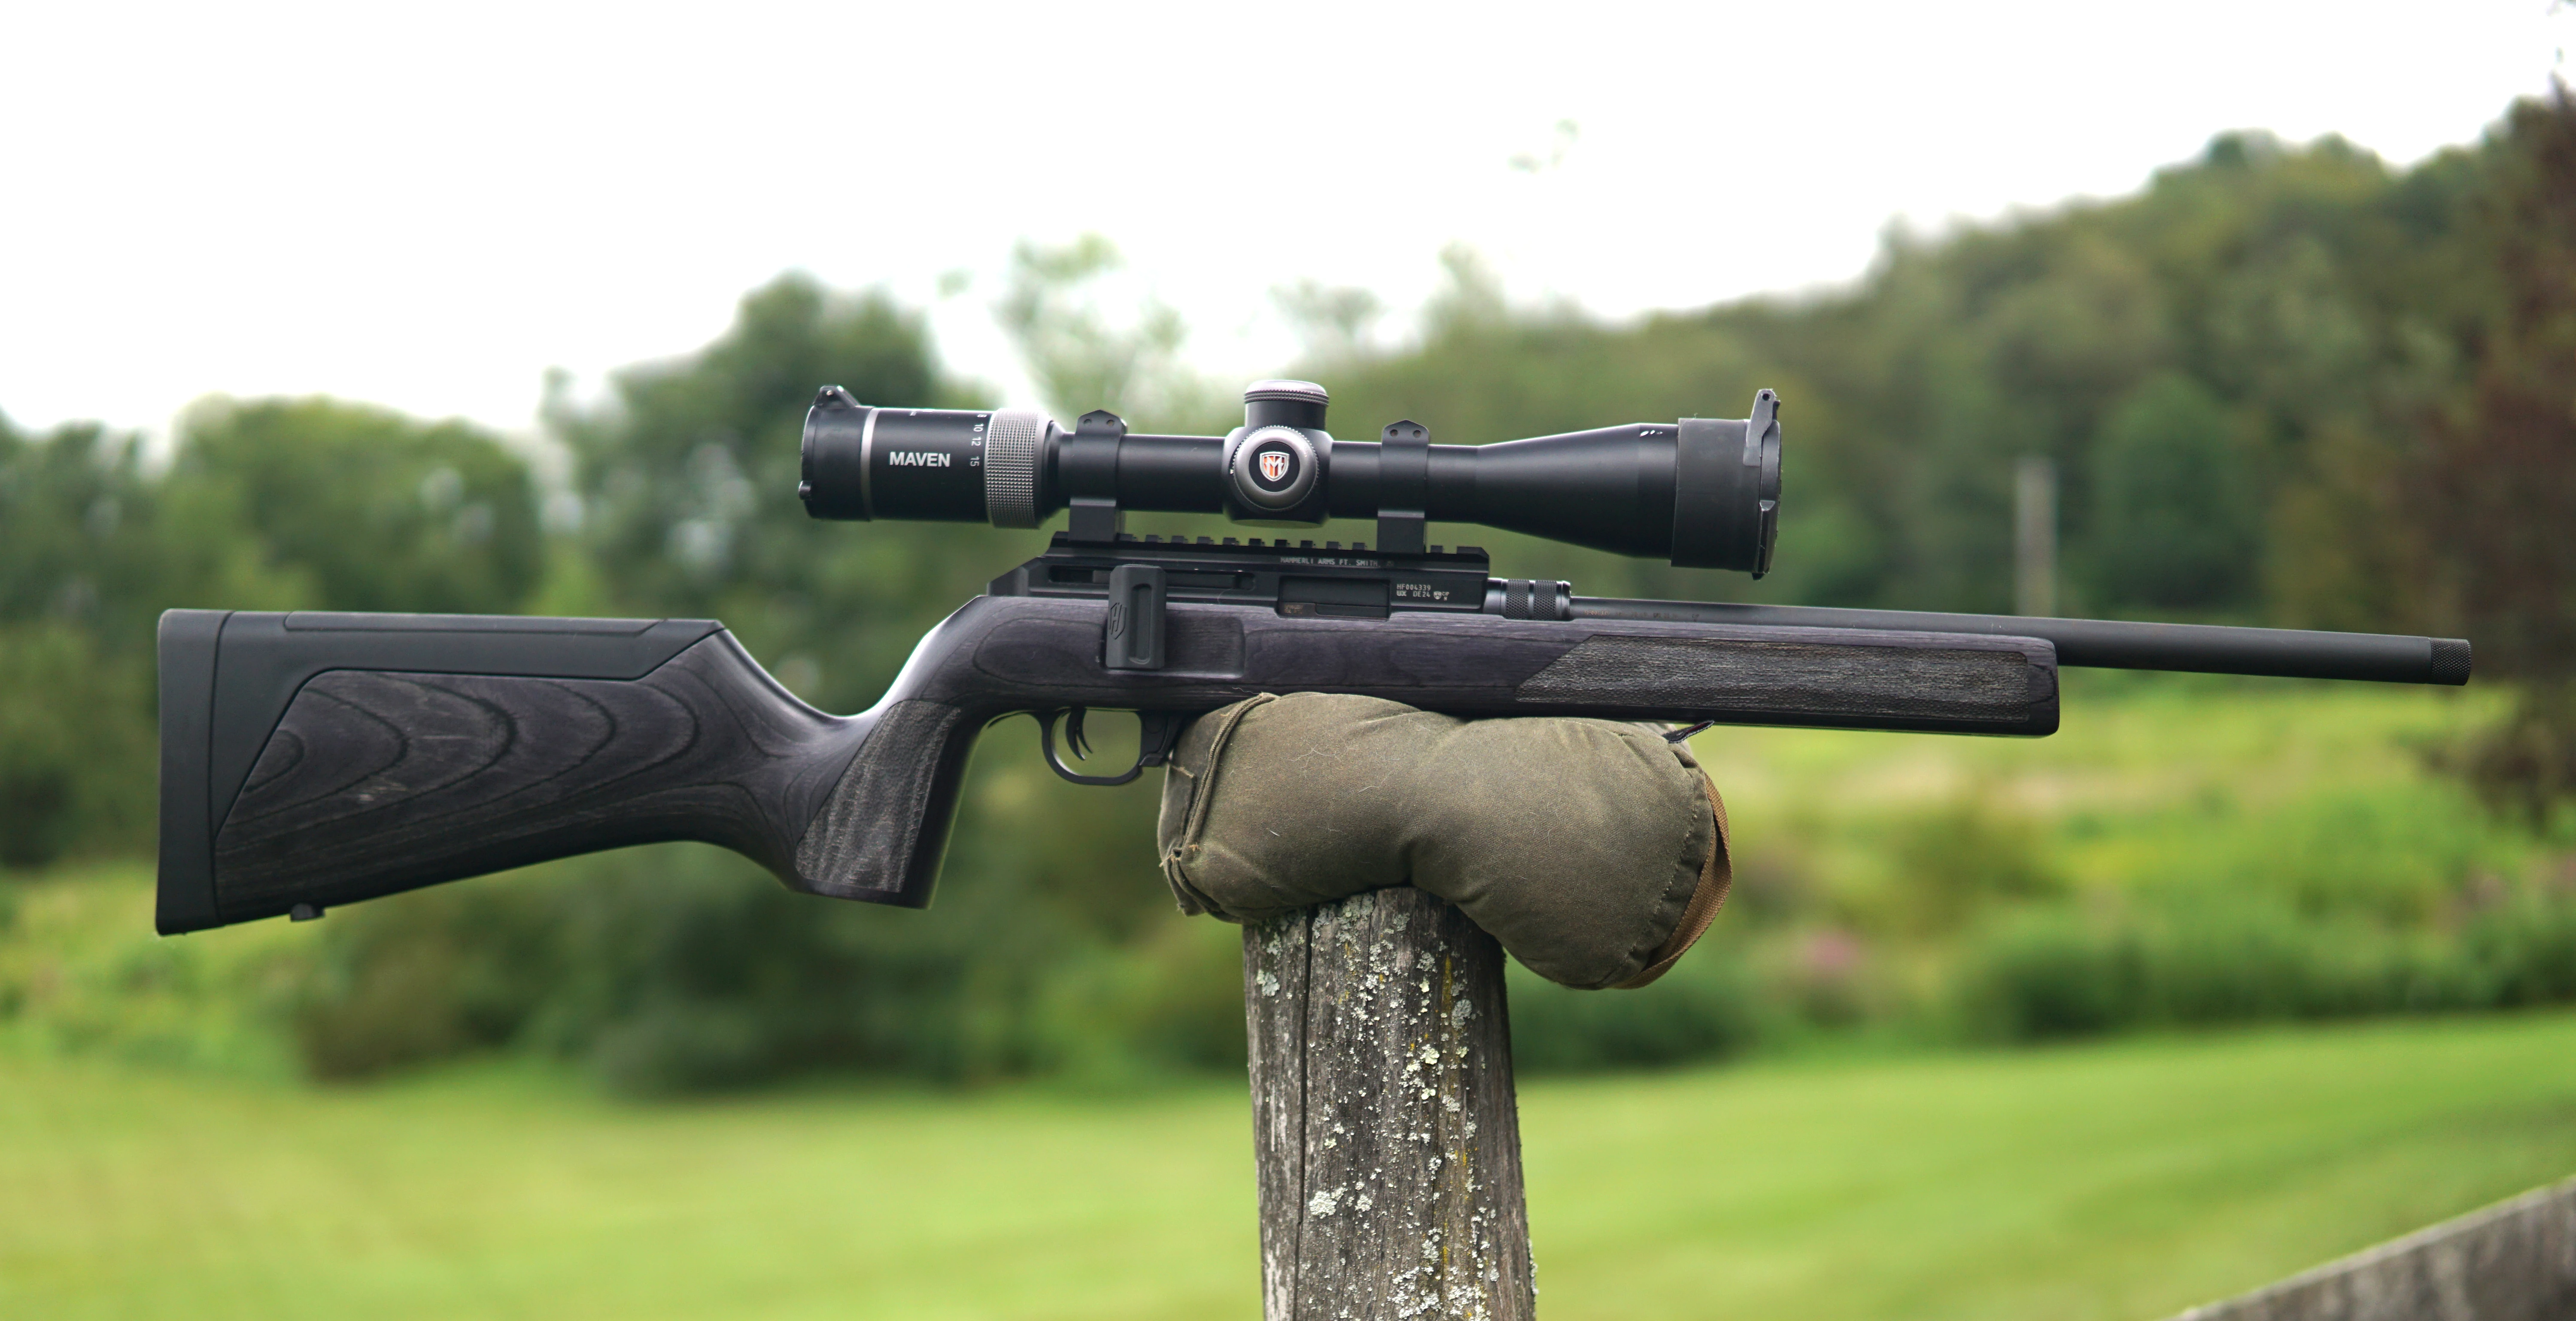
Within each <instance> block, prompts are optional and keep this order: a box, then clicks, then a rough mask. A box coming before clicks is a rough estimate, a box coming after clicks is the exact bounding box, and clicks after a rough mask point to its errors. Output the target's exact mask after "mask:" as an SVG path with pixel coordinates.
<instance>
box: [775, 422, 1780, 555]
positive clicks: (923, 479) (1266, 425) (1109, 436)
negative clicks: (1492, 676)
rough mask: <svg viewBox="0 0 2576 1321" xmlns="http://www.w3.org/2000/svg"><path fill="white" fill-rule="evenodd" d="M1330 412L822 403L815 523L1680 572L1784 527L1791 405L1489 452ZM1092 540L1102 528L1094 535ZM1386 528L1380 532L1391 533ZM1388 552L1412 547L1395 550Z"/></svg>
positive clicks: (1518, 443)
mask: <svg viewBox="0 0 2576 1321" xmlns="http://www.w3.org/2000/svg"><path fill="white" fill-rule="evenodd" d="M1328 401H1329V396H1328V395H1327V394H1326V393H1325V391H1324V388H1323V387H1322V386H1320V385H1316V384H1313V383H1312V382H1308V381H1256V382H1254V383H1253V384H1252V386H1251V387H1250V388H1249V389H1247V390H1245V391H1244V395H1243V425H1242V426H1240V427H1237V428H1235V429H1234V430H1232V431H1230V432H1228V433H1226V434H1225V435H1223V436H1157V435H1139V434H1131V433H1129V432H1128V430H1127V428H1126V424H1125V423H1124V422H1123V421H1121V420H1120V419H1119V418H1118V417H1117V416H1116V415H1114V414H1111V413H1101V412H1095V413H1087V414H1084V415H1083V417H1082V418H1081V420H1080V421H1079V422H1077V423H1076V424H1075V425H1074V426H1073V427H1071V428H1067V427H1065V426H1063V425H1062V424H1060V423H1058V422H1056V421H1054V420H1053V419H1051V418H1049V417H1047V416H1046V415H1045V414H1043V413H1039V412H1035V411H1032V410H1026V409H1008V408H1006V409H994V410H990V411H969V410H954V409H928V408H871V407H869V406H867V405H865V404H862V403H860V402H859V401H858V400H856V399H854V398H852V397H851V396H850V393H849V391H847V390H844V389H842V388H840V387H839V386H827V387H825V388H824V389H823V391H822V392H821V394H820V395H819V396H817V398H816V399H815V401H814V407H813V408H812V410H811V411H809V412H808V413H807V414H806V415H805V441H804V480H803V482H801V483H800V484H799V486H798V488H797V492H798V494H799V495H800V496H802V497H803V499H804V501H805V509H806V512H807V513H809V514H811V515H813V516H814V517H816V518H837V519H859V520H867V519H880V518H884V519H936V520H946V521H952V522H968V523H983V522H989V523H991V524H992V525H993V526H995V527H1014V528H1033V527H1036V526H1038V525H1039V523H1041V522H1042V521H1044V520H1045V519H1046V518H1048V517H1049V516H1051V515H1053V514H1054V513H1055V512H1056V511H1058V510H1062V509H1068V508H1069V509H1071V510H1073V528H1072V531H1073V533H1074V535H1075V536H1076V537H1077V538H1080V537H1082V536H1084V535H1085V530H1086V511H1091V512H1092V513H1094V514H1098V515H1101V516H1104V517H1114V514H1115V512H1116V511H1122V510H1125V511H1158V512H1166V513H1191V514H1215V513H1222V514H1224V515H1226V516H1227V517H1229V518H1232V519H1234V520H1236V521H1237V522H1243V523H1251V524H1257V525H1266V526H1283V527H1312V526H1315V525H1317V524H1320V523H1322V522H1324V520H1326V519H1327V518H1379V519H1381V520H1385V519H1387V518H1389V517H1395V518H1401V519H1410V520H1412V521H1413V522H1415V523H1416V524H1418V523H1419V522H1421V521H1426V520H1427V521H1437V522H1448V523H1481V524H1483V525H1485V526H1487V527H1494V528H1502V529H1506V530H1509V531H1513V532H1525V533H1529V534H1531V535H1534V536H1541V537H1546V538H1549V539H1551V540H1555V541H1564V542H1570V543H1572V544H1574V545H1578V546H1590V547H1594V548H1596V549H1599V550H1607V551H1615V552H1617V553H1619V554H1623V555H1640V556H1656V557H1669V558H1670V559H1671V561H1672V562H1673V563H1674V564H1675V565H1678V566H1681V567H1684V568H1701V569H1738V570H1742V571H1745V572H1748V573H1751V574H1752V575H1753V576H1755V577H1757V578H1758V577H1761V576H1762V575H1763V574H1764V573H1766V572H1769V570H1770V568H1771V544H1772V540H1773V538H1774V536H1775V534H1776V532H1777V530H1778V526H1779V516H1780V422H1779V398H1778V396H1776V395H1774V394H1773V393H1772V392H1771V391H1769V390H1763V391H1761V392H1759V393H1757V394H1756V395H1754V397H1753V408H1752V412H1751V415H1750V416H1749V417H1745V418H1740V419H1731V420H1728V419H1712V418H1684V419H1682V420H1681V421H1679V422H1661V423H1658V422H1641V423H1637V424H1634V425H1630V426H1620V427H1603V428H1600V429H1599V430H1595V431H1576V432H1570V433H1567V434H1564V435H1556V436H1538V437H1534V438H1532V439H1528V440H1510V441H1501V442H1497V443H1495V444H1490V445H1434V444H1431V443H1429V432H1428V429H1427V428H1425V427H1423V426H1422V425H1420V424H1418V423H1414V422H1397V423H1394V424H1392V425H1390V426H1388V427H1387V428H1386V429H1385V430H1384V432H1382V433H1381V435H1380V437H1379V439H1377V440H1376V441H1351V440H1336V439H1334V438H1333V437H1332V435H1331V434H1330V433H1329V432H1327V431H1325V430H1324V408H1325V405H1326V403H1327V402H1328ZM1090 521H1091V524H1092V526H1093V528H1094V531H1095V534H1096V535H1105V533H1098V532H1097V529H1099V528H1103V527H1107V526H1109V524H1106V523H1102V522H1100V521H1099V519H1098V518H1093V519H1092V520H1090ZM1381 525H1382V526H1383V525H1384V523H1383V521H1382V524H1381ZM1387 549H1400V548H1394V547H1389V548H1387Z"/></svg>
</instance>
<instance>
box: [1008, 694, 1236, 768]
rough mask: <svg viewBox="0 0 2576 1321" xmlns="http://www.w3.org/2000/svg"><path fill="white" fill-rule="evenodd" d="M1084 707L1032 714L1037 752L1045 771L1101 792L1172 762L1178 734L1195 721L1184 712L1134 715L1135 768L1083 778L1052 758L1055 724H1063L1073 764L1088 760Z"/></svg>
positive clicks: (1060, 761)
mask: <svg viewBox="0 0 2576 1321" xmlns="http://www.w3.org/2000/svg"><path fill="white" fill-rule="evenodd" d="M1086 710H1088V708H1086V707H1079V706H1077V707H1071V708H1068V709H1064V710H1057V711H1032V712H1030V713H1029V714H1030V715H1032V716H1035V717H1036V718H1037V722H1038V749H1039V751H1040V752H1041V753H1043V754H1044V755H1045V757H1046V764H1047V769H1048V770H1051V771H1054V772H1055V773H1056V774H1057V775H1059V776H1062V777H1063V778H1064V779H1066V780H1068V781H1071V782H1072V783H1074V784H1089V785H1098V786H1101V787H1104V788H1107V787H1113V786H1116V785H1121V784H1126V783H1128V782H1129V781H1131V780H1133V779H1135V778H1136V777H1137V776H1139V775H1142V774H1144V773H1145V768H1146V767H1148V766H1160V765H1162V764H1164V763H1165V762H1168V761H1170V760H1171V759H1172V750H1173V749H1174V748H1176V747H1178V746H1180V742H1181V731H1182V730H1184V729H1187V728H1189V724H1190V721H1191V720H1192V719H1194V718H1195V717H1194V716H1193V715H1192V714H1191V713H1189V712H1184V711H1139V712H1137V713H1136V764H1135V765H1133V766H1130V767H1128V768H1127V770H1126V772H1125V773H1124V774H1119V775H1083V774H1081V773H1079V772H1077V771H1075V770H1074V769H1073V768H1071V767H1069V766H1067V765H1065V764H1064V762H1063V761H1062V760H1060V759H1059V758H1058V757H1057V756H1056V755H1055V725H1056V721H1057V720H1059V719H1061V720H1062V721H1064V741H1065V745H1066V746H1067V747H1069V748H1071V749H1072V750H1073V757H1074V760H1076V761H1089V760H1091V744H1090V742H1089V740H1087V739H1086V738H1084V736H1083V732H1082V717H1083V714H1084V712H1085V711H1086Z"/></svg>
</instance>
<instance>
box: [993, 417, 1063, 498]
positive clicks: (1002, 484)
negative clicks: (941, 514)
mask: <svg viewBox="0 0 2576 1321" xmlns="http://www.w3.org/2000/svg"><path fill="white" fill-rule="evenodd" d="M1048 425H1049V424H1048V421H1047V415H1046V414H1044V413H1041V412H1038V411H1036V410H1035V409H1028V408H1004V409H998V410H996V411H995V412H994V413H993V416H992V420H991V421H990V422H988V423H986V424H985V427H984V513H985V515H986V516H987V517H989V518H991V519H992V520H993V526H995V527H1036V526H1037V525H1038V448H1039V446H1040V445H1042V444H1043V443H1044V442H1045V440H1046V433H1047V426H1048Z"/></svg>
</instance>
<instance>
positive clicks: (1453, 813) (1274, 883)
mask: <svg viewBox="0 0 2576 1321" xmlns="http://www.w3.org/2000/svg"><path fill="white" fill-rule="evenodd" d="M1158 836H1159V841H1160V844H1161V847H1162V858H1163V875H1164V877H1165V879H1167V880H1169V881H1170V882H1171V886H1172V894H1173V897H1174V898H1176V899H1178V900H1179V901H1180V905H1181V911H1183V912H1186V913H1208V914H1212V915H1214V916H1216V917H1220V918H1223V919H1225V920H1227V921H1230V922H1258V921H1262V920H1264V919H1267V918H1271V917H1275V916H1278V915H1280V914H1282V913H1286V912H1290V911H1292V910H1295V909H1299V908H1306V907H1311V906H1313V905H1315V904H1320V903H1324V902H1327V901H1329V900H1334V899H1340V898H1344V897H1346V896H1349V895H1354V894H1358V893H1360V892H1362V891H1365V890H1380V889H1385V888H1388V887H1390V886H1397V885H1407V884H1410V885H1413V886H1417V887H1419V888H1421V889H1424V890H1428V891H1430V892H1431V893H1433V894H1436V895H1439V896H1440V897H1442V898H1444V899H1447V900H1448V901H1450V902H1451V903H1454V904H1456V905H1458V906H1459V907H1460V908H1461V909H1464V910H1465V911H1466V913H1467V916H1468V917H1469V918H1471V919H1473V920H1474V921H1475V923H1476V924H1477V925H1478V926H1481V927H1483V928H1484V929H1485V930H1487V931H1489V932H1491V933H1493V935H1494V938H1495V939H1497V940H1499V941H1501V942H1502V945H1503V948H1504V949H1506V950H1509V951H1511V953H1512V956H1513V957H1514V958H1517V959H1519V960H1520V961H1521V962H1522V963H1523V964H1525V965H1527V966H1528V967H1529V969H1530V970H1531V971H1533V972H1535V973H1537V974H1539V975H1540V976H1542V977H1545V978H1547V979H1548V980H1550V981H1553V982H1559V983H1562V984H1564V985H1567V986H1576V987H1583V988H1586V989H1596V988H1601V987H1630V986H1643V985H1645V984H1646V983H1648V982H1651V981H1653V980H1654V979H1656V978H1657V977H1660V976H1662V975H1663V973H1664V970H1665V969H1667V968H1670V967H1671V966H1672V965H1673V962H1674V961H1675V960H1677V959H1679V958H1680V957H1681V956H1682V953H1683V952H1684V951H1686V950H1688V949H1689V948H1690V946H1691V944H1692V942H1694V941H1696V940H1698V939H1699V937H1700V933H1701V932H1703V931H1705V930H1707V929H1708V923H1709V919H1710V918H1712V917H1714V916H1716V913H1717V906H1718V903H1719V902H1720V901H1721V900H1723V899H1724V898H1725V897H1726V889H1727V885H1728V883H1729V881H1730V880H1731V879H1732V874H1731V872H1730V870H1729V868H1728V864H1727V852H1726V813H1725V809H1724V807H1723V806H1722V805H1721V804H1720V803H1719V802H1718V798H1717V791H1716V790H1715V789H1714V788H1712V787H1711V786H1710V784H1709V782H1708V777H1707V775H1706V774H1704V773H1703V772H1702V771H1701V770H1700V768H1699V763H1698V762H1697V761H1695V760H1693V759H1692V757H1691V754H1690V749H1689V748H1687V747H1685V746H1682V745H1680V744H1677V743H1669V742H1666V741H1665V739H1664V738H1663V734H1662V731H1661V730H1660V729H1658V728H1656V727H1654V726H1650V725H1634V724H1622V723H1620V722H1618V721H1612V720H1575V719H1566V718H1557V717H1529V718H1519V719H1498V720H1460V719H1457V718H1455V717H1451V716H1444V715H1435V714H1433V713H1431V712H1428V711H1417V710H1415V709H1413V708H1412V707H1409V706H1404V705H1401V704H1399V703H1396V702H1388V701H1381V700H1379V699H1377V698H1374V697H1352V696H1344V695H1336V694H1329V693H1291V694H1289V695H1287V696H1284V697H1278V696H1270V695H1267V694H1265V695H1263V696H1260V697H1254V698H1250V699H1248V700H1245V701H1241V702H1237V703H1235V704H1234V705H1232V706H1229V707H1226V708H1224V709H1222V710H1218V711H1212V712H1210V713H1208V714H1207V715H1205V716H1203V717H1201V718H1200V719H1199V720H1198V721H1197V722H1196V723H1194V724H1192V725H1191V726H1190V728H1189V729H1188V730H1187V731H1186V732H1185V733H1183V735H1182V736H1181V742H1180V746H1179V748H1178V749H1177V750H1176V751H1175V752H1174V753H1173V756H1172V761H1171V767H1170V770H1169V771H1168V772H1167V773H1166V775H1165V777H1164V780H1163V810H1162V819H1161V822H1160V827H1159V830H1158Z"/></svg>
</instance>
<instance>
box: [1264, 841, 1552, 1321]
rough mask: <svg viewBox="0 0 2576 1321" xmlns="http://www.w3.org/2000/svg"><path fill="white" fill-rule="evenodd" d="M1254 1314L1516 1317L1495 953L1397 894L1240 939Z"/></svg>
mask: <svg viewBox="0 0 2576 1321" xmlns="http://www.w3.org/2000/svg"><path fill="white" fill-rule="evenodd" d="M1243 995H1244V1025H1245V1029H1246V1031H1247V1033H1248V1034H1249V1036H1250V1038H1251V1056H1252V1121H1253V1147H1254V1151H1255V1155H1256V1157H1257V1158H1258V1160H1259V1164H1260V1178H1261V1296H1262V1313H1263V1316H1264V1317H1265V1318H1266V1321H1327V1319H1329V1321H1379V1319H1381V1318H1383V1319H1385V1321H1395V1319H1396V1318H1432V1317H1454V1318H1469V1317H1473V1318H1478V1319H1479V1321H1529V1318H1530V1317H1531V1316H1532V1315H1533V1313H1534V1311H1535V1308H1536V1299H1535V1294H1536V1292H1537V1290H1536V1289H1535V1287H1534V1286H1533V1284H1532V1281H1531V1272H1530V1252H1529V1216H1528V1213H1527V1210H1526V1208H1525V1206H1524V1204H1523V1202H1522V1197H1521V1136H1520V1116H1519V1108H1518V1106H1517V1105H1516V1104H1515V1102H1514V1099H1513V1095H1512V1044H1511V1020H1510V1016H1509V1014H1508V1012H1507V1010H1506V1009H1505V1007H1504V1003H1503V951H1502V947H1501V946H1499V945H1497V944H1495V942H1494V938H1493V937H1491V936H1489V935H1486V934H1485V933H1484V932H1483V931H1482V930H1480V929H1478V928H1477V926H1476V925H1475V924H1474V923H1472V922H1470V921H1468V920H1467V917H1466V915H1465V914H1463V913H1461V912H1459V911H1458V910H1457V908H1455V907H1454V906H1452V905H1450V904H1449V903H1448V902H1447V901H1446V900H1443V899H1440V898H1437V897H1435V896H1433V895H1429V894H1426V893H1424V892H1422V891H1420V890H1416V889H1412V888H1410V887H1402V888H1398V889H1393V890H1379V891H1375V892H1372V893H1369V894H1362V895H1355V896H1353V897H1351V898H1349V899H1344V900H1340V901H1337V902H1335V903H1329V904H1324V905H1322V906H1320V907H1317V908H1311V909H1307V910H1304V911H1302V912H1299V913H1294V914H1291V915H1289V916H1287V917H1285V918H1281V919H1279V920H1278V921H1275V922H1268V923H1263V924H1260V925H1257V926H1250V927H1247V928H1245V930H1244V933H1243Z"/></svg>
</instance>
